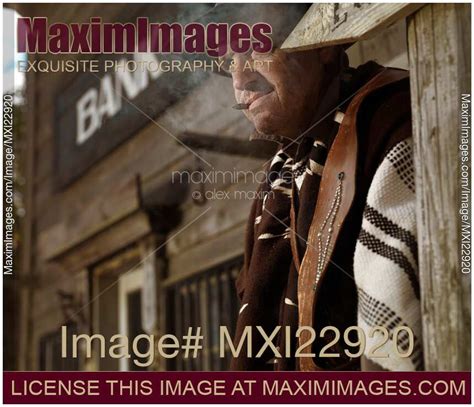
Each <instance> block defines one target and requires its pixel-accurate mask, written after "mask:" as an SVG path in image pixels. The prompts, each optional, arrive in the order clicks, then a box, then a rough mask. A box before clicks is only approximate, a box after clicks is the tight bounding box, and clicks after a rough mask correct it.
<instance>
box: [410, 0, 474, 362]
mask: <svg viewBox="0 0 474 407" xmlns="http://www.w3.org/2000/svg"><path fill="white" fill-rule="evenodd" d="M470 13H471V7H470V5H469V4H431V5H427V6H425V7H423V8H422V9H420V10H419V11H417V12H416V13H415V14H414V15H413V16H411V17H410V18H409V21H408V52H409V62H410V78H411V79H410V80H411V98H412V112H413V133H414V134H413V136H414V144H415V173H416V195H417V223H418V250H419V262H420V263H419V268H420V284H421V292H422V296H421V297H422V298H421V300H422V318H423V341H424V358H425V368H426V370H469V369H470V361H471V351H470V346H471V338H470V332H471V323H470V319H471V318H470V275H469V274H462V272H461V258H460V241H461V219H460V214H459V208H460V193H461V187H460V175H459V174H460V160H459V153H460V151H459V137H460V133H461V96H462V94H463V93H470V92H471V90H470V71H471V66H470V60H471V56H470V50H471V44H470V27H471V17H470ZM469 99H470V97H469Z"/></svg>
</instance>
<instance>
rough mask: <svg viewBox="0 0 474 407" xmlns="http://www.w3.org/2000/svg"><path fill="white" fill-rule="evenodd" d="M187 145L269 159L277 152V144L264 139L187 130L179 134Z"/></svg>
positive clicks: (194, 147) (179, 137)
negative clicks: (251, 139)
mask: <svg viewBox="0 0 474 407" xmlns="http://www.w3.org/2000/svg"><path fill="white" fill-rule="evenodd" d="M178 139H179V140H180V141H181V142H182V143H183V144H185V145H186V146H188V147H190V148H193V149H198V150H199V149H201V150H206V151H214V152H218V153H223V154H229V155H241V156H244V157H254V158H264V159H268V158H270V157H271V156H272V155H273V154H275V152H276V144H275V143H272V142H268V141H264V140H253V141H248V140H242V139H238V138H235V137H222V136H219V135H217V134H203V133H196V132H191V131H186V132H184V133H182V134H180V135H179V136H178Z"/></svg>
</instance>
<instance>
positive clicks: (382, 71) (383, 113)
mask: <svg viewBox="0 0 474 407" xmlns="http://www.w3.org/2000/svg"><path fill="white" fill-rule="evenodd" d="M377 67H378V72H379V73H378V74H377V75H387V77H388V79H389V80H387V81H384V84H383V85H382V86H379V87H377V88H376V89H375V90H374V91H373V92H369V93H368V94H367V95H366V97H365V98H364V100H363V103H361V104H360V108H359V110H358V112H357V138H358V141H359V147H360V153H361V154H362V155H363V156H364V158H365V159H364V161H365V164H366V165H369V167H370V168H371V170H373V169H374V166H375V167H376V166H377V163H379V162H380V161H381V160H382V159H383V157H384V156H385V154H386V153H387V152H388V151H389V150H390V149H391V148H392V147H393V146H394V145H396V144H397V143H399V142H400V141H402V140H404V139H407V138H409V137H411V135H412V131H411V129H412V127H411V101H410V83H409V77H408V73H407V72H406V71H403V70H400V69H394V68H389V67H381V66H380V65H377ZM373 78H374V77H373ZM390 78H394V79H393V80H390ZM371 80H373V79H369V82H370V81H371ZM369 82H367V83H369ZM367 159H368V162H367ZM370 172H371V171H370Z"/></svg>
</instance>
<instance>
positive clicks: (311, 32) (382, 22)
mask: <svg viewBox="0 0 474 407" xmlns="http://www.w3.org/2000/svg"><path fill="white" fill-rule="evenodd" d="M421 6H423V4H421V3H416V4H413V3H411V4H409V3H317V4H313V5H312V6H311V7H310V9H309V10H308V11H307V13H306V14H305V15H304V16H303V18H302V19H301V21H300V22H299V23H298V25H297V26H296V27H295V29H294V30H293V31H292V32H291V34H290V35H289V36H288V38H287V39H286V40H285V42H284V43H283V45H282V49H286V50H288V51H297V50H303V49H312V48H320V47H325V46H328V45H338V44H348V43H352V42H356V41H360V40H365V39H367V38H370V37H372V36H374V35H375V34H377V33H378V32H380V30H382V29H384V28H387V27H388V26H389V25H391V24H393V23H395V22H396V21H397V20H400V19H402V18H405V17H407V16H409V15H410V14H412V13H413V12H415V11H416V10H417V9H419V8H420V7H421Z"/></svg>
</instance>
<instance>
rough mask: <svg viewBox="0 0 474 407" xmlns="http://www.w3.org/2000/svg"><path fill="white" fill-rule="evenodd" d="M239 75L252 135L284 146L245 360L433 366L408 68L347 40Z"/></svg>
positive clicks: (278, 57)
mask: <svg viewBox="0 0 474 407" xmlns="http://www.w3.org/2000/svg"><path fill="white" fill-rule="evenodd" d="M252 60H254V61H255V60H267V61H270V63H268V64H260V65H256V66H257V68H256V69H255V70H248V69H244V66H245V62H248V61H250V62H251V61H252ZM258 66H260V67H258ZM268 67H269V68H268ZM231 74H232V82H233V87H234V92H235V98H236V101H237V103H238V105H236V106H237V107H238V108H241V109H243V112H244V114H245V115H246V117H247V118H248V119H249V120H250V121H251V122H252V123H253V125H254V126H255V133H254V135H253V136H252V138H253V139H266V140H269V141H272V142H276V143H277V144H278V148H277V150H278V152H277V153H276V155H275V156H274V157H273V158H272V159H271V160H270V162H269V163H267V164H266V169H267V174H268V177H267V180H266V182H264V183H263V184H262V185H261V187H260V189H261V191H262V192H263V195H264V198H263V199H258V200H256V201H255V202H254V204H253V207H252V211H251V213H250V216H249V221H248V226H247V235H246V244H245V260H244V268H243V270H242V272H241V274H240V275H239V278H238V281H237V288H238V294H239V297H240V300H241V308H240V311H239V317H238V322H237V329H236V334H235V340H234V342H235V343H234V345H235V346H236V345H238V344H239V343H240V342H241V340H242V339H245V337H246V335H247V334H248V332H247V331H248V328H247V329H246V327H251V328H250V329H251V331H252V342H253V343H252V345H253V349H252V351H253V354H252V355H246V354H244V352H241V353H240V354H239V356H238V357H236V358H234V359H233V361H232V365H231V369H232V370H266V369H278V370H339V369H342V370H357V369H360V368H362V369H387V370H416V369H422V353H421V324H420V311H419V286H418V278H417V248H416V225H415V212H414V180H413V164H412V161H411V160H412V141H411V121H410V100H409V87H408V86H409V84H408V77H407V74H406V73H405V72H404V71H401V70H394V69H387V68H383V67H381V66H379V65H377V64H375V63H374V62H369V63H367V64H365V65H363V66H361V67H359V68H358V69H351V68H349V67H348V60H347V56H346V54H345V52H344V48H343V47H339V46H338V47H327V48H321V49H317V50H309V51H302V52H293V53H289V52H284V51H282V50H278V49H277V50H275V51H274V52H273V53H271V54H269V55H261V54H256V53H253V54H252V55H233V56H232V72H231ZM258 196H262V194H258ZM258 326H260V327H262V328H263V330H264V331H265V332H266V334H267V335H268V336H271V334H272V333H274V332H275V335H274V336H271V338H272V341H273V343H274V344H275V348H276V350H277V352H278V353H279V354H277V357H276V358H275V349H272V347H271V346H267V347H266V348H265V350H264V352H263V354H262V355H258V356H257V355H256V354H257V352H258V351H259V350H260V349H261V348H262V346H264V344H265V340H264V338H263V337H262V335H261V334H260V332H259V331H258V330H257V327H258ZM277 326H281V327H282V328H281V329H280V330H279V331H278V330H275V328H276V327H277ZM303 326H310V327H312V328H313V329H314V332H315V333H316V338H313V337H312V336H311V332H310V330H309V329H306V328H302V329H299V330H298V328H301V327H303ZM285 327H288V328H286V329H288V331H285ZM243 349H244V351H245V349H246V348H245V346H244V347H243ZM297 353H298V354H297ZM295 354H297V356H296V357H295ZM311 354H314V356H312V355H311ZM361 356H362V357H361Z"/></svg>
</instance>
